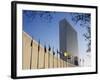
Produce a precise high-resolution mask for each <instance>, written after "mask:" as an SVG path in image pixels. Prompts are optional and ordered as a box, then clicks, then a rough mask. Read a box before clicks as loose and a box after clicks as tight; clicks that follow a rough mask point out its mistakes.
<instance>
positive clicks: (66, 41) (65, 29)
mask: <svg viewBox="0 0 100 80" xmlns="http://www.w3.org/2000/svg"><path fill="white" fill-rule="evenodd" d="M59 44H60V52H61V58H62V59H63V60H65V61H66V57H65V56H64V52H67V53H69V54H71V55H72V56H74V58H75V56H77V57H78V38H77V32H76V31H75V29H74V28H73V27H72V26H71V25H70V23H69V22H68V21H67V20H66V19H63V20H61V21H60V22H59ZM75 59H76V58H75ZM75 59H74V61H75ZM75 64H77V63H75Z"/></svg>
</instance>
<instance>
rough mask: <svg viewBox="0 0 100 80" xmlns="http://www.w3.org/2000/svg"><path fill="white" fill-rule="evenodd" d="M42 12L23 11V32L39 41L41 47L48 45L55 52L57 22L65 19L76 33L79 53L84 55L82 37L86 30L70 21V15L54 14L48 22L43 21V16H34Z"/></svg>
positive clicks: (63, 13)
mask: <svg viewBox="0 0 100 80" xmlns="http://www.w3.org/2000/svg"><path fill="white" fill-rule="evenodd" d="M42 12H43V11H29V10H23V31H25V32H26V33H28V34H29V35H30V36H31V37H33V38H34V39H35V40H36V41H39V40H40V42H41V44H42V45H43V46H44V45H46V46H47V47H48V46H49V45H50V46H51V48H53V47H54V50H55V51H56V49H58V50H59V21H60V20H62V19H64V18H65V19H66V20H67V21H68V22H69V23H70V24H71V25H72V27H73V28H74V29H75V30H76V31H77V33H78V47H79V53H81V54H85V53H86V49H87V46H86V41H85V40H84V37H83V35H82V34H83V33H84V32H85V31H86V29H85V28H82V27H81V26H80V25H79V24H75V23H74V22H73V21H72V16H71V13H68V12H55V13H54V14H53V19H52V20H51V21H48V20H46V19H45V16H44V18H43V17H40V16H38V15H36V13H38V14H41V13H42ZM44 15H46V13H45V14H44Z"/></svg>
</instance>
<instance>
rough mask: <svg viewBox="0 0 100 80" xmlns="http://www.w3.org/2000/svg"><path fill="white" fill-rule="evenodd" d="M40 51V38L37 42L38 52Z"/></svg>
mask: <svg viewBox="0 0 100 80" xmlns="http://www.w3.org/2000/svg"><path fill="white" fill-rule="evenodd" d="M39 51H40V40H39V42H38V52H39Z"/></svg>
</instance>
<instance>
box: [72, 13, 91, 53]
mask: <svg viewBox="0 0 100 80" xmlns="http://www.w3.org/2000/svg"><path fill="white" fill-rule="evenodd" d="M72 21H73V22H75V23H76V24H80V26H81V27H85V28H86V32H85V33H84V34H83V36H84V37H85V40H86V41H87V50H86V52H90V51H91V28H90V23H91V15H90V14H86V13H72Z"/></svg>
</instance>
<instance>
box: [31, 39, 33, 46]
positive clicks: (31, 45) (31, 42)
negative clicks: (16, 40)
mask: <svg viewBox="0 0 100 80" xmlns="http://www.w3.org/2000/svg"><path fill="white" fill-rule="evenodd" d="M32 45H33V39H32V40H31V47H32Z"/></svg>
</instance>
